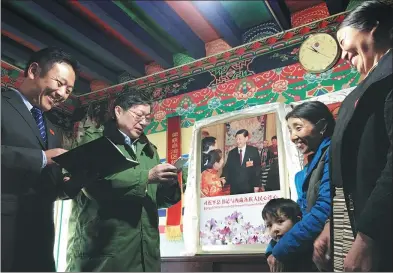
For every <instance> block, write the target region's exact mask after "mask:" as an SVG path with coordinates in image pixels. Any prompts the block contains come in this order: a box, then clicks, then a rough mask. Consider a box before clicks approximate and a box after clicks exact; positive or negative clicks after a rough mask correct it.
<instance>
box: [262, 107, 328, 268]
mask: <svg viewBox="0 0 393 273" xmlns="http://www.w3.org/2000/svg"><path fill="white" fill-rule="evenodd" d="M285 119H286V120H287V123H288V129H289V132H290V137H291V141H292V142H293V143H294V144H295V145H296V147H297V149H298V150H299V151H300V152H301V153H302V154H304V155H305V156H307V162H308V163H307V165H306V166H305V168H304V169H303V170H302V171H300V172H298V173H297V174H296V176H295V184H296V191H297V194H298V200H297V203H298V204H299V206H300V208H301V211H302V215H303V216H302V219H301V221H299V222H297V223H296V224H295V225H294V226H293V227H292V229H290V230H289V231H288V232H287V233H285V235H284V234H283V236H280V234H278V235H279V236H277V238H280V239H279V240H278V241H277V242H275V244H274V247H272V244H270V245H269V247H268V249H267V250H266V255H267V256H268V259H267V260H268V264H269V267H270V271H272V272H275V271H280V269H281V268H282V266H283V265H284V264H288V263H293V262H295V261H299V259H301V260H302V261H304V263H309V265H310V270H311V269H312V268H313V267H312V250H313V242H314V240H315V239H316V238H317V236H318V235H319V234H320V233H321V231H322V229H323V227H324V225H325V222H326V220H327V219H328V217H329V215H330V210H331V196H330V183H329V155H328V153H329V145H330V137H331V136H332V134H333V130H334V126H335V120H334V117H333V115H332V113H331V112H330V111H329V108H328V107H327V106H326V105H325V104H323V103H321V102H319V101H309V102H305V103H302V104H300V105H297V106H296V107H295V108H294V109H293V110H292V111H291V112H290V113H288V114H287V116H286V117H285ZM302 268H303V269H304V267H302ZM303 269H302V270H303Z"/></svg>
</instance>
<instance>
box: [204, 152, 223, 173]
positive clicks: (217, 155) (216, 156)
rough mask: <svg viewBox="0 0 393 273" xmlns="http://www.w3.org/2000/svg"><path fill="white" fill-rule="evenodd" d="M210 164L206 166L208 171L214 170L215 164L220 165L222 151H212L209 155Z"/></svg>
mask: <svg viewBox="0 0 393 273" xmlns="http://www.w3.org/2000/svg"><path fill="white" fill-rule="evenodd" d="M208 156H209V158H208V162H207V164H206V168H205V170H207V169H213V166H214V163H218V162H220V160H221V158H222V151H221V150H220V149H216V150H211V151H210V152H209V153H208Z"/></svg>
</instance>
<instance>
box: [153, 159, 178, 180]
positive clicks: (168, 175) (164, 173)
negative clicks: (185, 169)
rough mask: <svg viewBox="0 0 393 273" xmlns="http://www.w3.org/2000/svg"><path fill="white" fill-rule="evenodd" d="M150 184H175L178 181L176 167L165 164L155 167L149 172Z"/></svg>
mask: <svg viewBox="0 0 393 273" xmlns="http://www.w3.org/2000/svg"><path fill="white" fill-rule="evenodd" d="M148 179H149V183H162V182H173V181H175V180H176V179H177V169H176V167H175V166H173V165H171V164H168V163H165V164H159V165H157V166H155V167H154V168H153V169H151V170H150V171H149V178H148Z"/></svg>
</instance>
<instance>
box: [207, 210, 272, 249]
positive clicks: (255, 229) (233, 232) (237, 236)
mask: <svg viewBox="0 0 393 273" xmlns="http://www.w3.org/2000/svg"><path fill="white" fill-rule="evenodd" d="M270 239H271V237H270V236H269V235H268V234H267V230H266V227H265V226H264V225H259V226H254V225H252V224H250V222H247V221H245V220H244V218H243V214H242V213H241V212H238V211H234V212H233V213H232V214H230V215H228V216H226V217H225V218H224V220H221V221H220V220H216V219H214V218H211V219H210V220H209V221H207V222H206V224H205V228H204V229H202V230H201V232H200V240H201V244H202V245H241V244H268V243H269V241H270Z"/></svg>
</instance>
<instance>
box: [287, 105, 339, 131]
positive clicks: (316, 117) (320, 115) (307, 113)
mask: <svg viewBox="0 0 393 273" xmlns="http://www.w3.org/2000/svg"><path fill="white" fill-rule="evenodd" d="M289 118H301V119H305V120H308V121H309V122H311V123H312V124H313V125H314V126H315V125H317V124H320V125H321V126H324V125H325V124H326V130H325V132H324V133H323V136H324V137H331V136H332V135H333V131H334V126H335V125H336V121H335V120H334V117H333V114H332V113H331V112H330V110H329V108H328V107H327V106H326V105H325V104H324V103H322V102H320V101H306V102H304V103H302V104H299V105H297V106H295V108H293V110H292V111H291V112H289V113H288V114H287V115H286V117H285V119H286V120H288V119H289ZM322 128H323V127H322Z"/></svg>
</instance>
